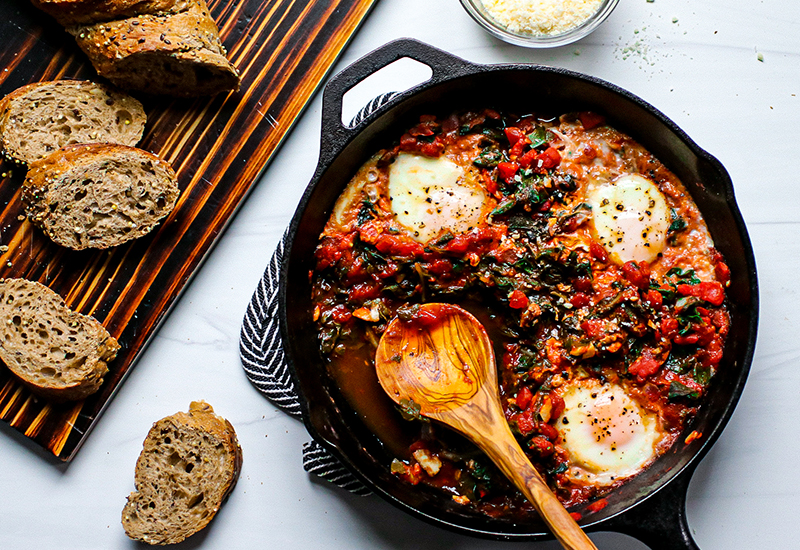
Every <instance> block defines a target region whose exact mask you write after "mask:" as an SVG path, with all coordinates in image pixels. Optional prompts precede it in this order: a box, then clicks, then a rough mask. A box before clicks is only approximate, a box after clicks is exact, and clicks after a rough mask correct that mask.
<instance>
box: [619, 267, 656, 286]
mask: <svg viewBox="0 0 800 550" xmlns="http://www.w3.org/2000/svg"><path fill="white" fill-rule="evenodd" d="M622 274H623V275H624V276H625V279H627V280H628V282H630V283H631V284H632V285H633V286H635V287H637V288H639V289H642V290H644V289H645V288H647V287H648V286H650V265H649V264H648V263H647V262H639V263H636V262H634V261H630V262H625V264H624V265H623V266H622Z"/></svg>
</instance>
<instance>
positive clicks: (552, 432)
mask: <svg viewBox="0 0 800 550" xmlns="http://www.w3.org/2000/svg"><path fill="white" fill-rule="evenodd" d="M533 429H534V431H536V432H539V433H540V434H542V435H543V436H544V437H546V438H547V439H549V440H550V441H553V442H555V441H558V430H557V429H555V427H553V426H552V425H550V424H548V423H547V422H536V425H535V426H534V427H533Z"/></svg>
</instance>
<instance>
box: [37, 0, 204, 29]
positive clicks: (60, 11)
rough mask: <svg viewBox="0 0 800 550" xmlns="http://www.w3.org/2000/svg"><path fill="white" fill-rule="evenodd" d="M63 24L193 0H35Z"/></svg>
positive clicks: (178, 7)
mask: <svg viewBox="0 0 800 550" xmlns="http://www.w3.org/2000/svg"><path fill="white" fill-rule="evenodd" d="M31 1H32V3H33V5H34V6H36V7H37V8H39V9H40V10H42V11H43V12H45V13H48V14H50V15H52V16H53V17H54V18H55V19H56V21H58V22H59V23H61V24H62V25H63V26H65V27H66V26H70V25H87V24H91V23H97V22H100V21H113V20H114V19H123V18H125V17H133V16H135V15H144V14H146V13H161V12H178V11H183V10H185V9H186V6H187V4H188V2H189V1H191V0H31Z"/></svg>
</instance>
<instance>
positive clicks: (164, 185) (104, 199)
mask: <svg viewBox="0 0 800 550" xmlns="http://www.w3.org/2000/svg"><path fill="white" fill-rule="evenodd" d="M179 192H180V191H179V190H178V182H177V180H176V177H175V172H174V171H173V170H172V167H171V166H170V165H169V164H168V163H167V162H165V161H163V160H161V159H160V158H158V157H157V156H155V155H153V154H152V153H148V152H147V151H143V150H141V149H136V148H134V147H127V146H124V145H109V144H99V143H98V144H88V145H86V144H84V145H68V146H67V147H62V148H61V149H59V150H58V151H56V152H55V153H53V154H52V155H50V156H49V157H47V158H45V159H43V160H41V161H37V162H34V163H32V164H31V165H30V169H29V170H28V174H27V177H26V179H25V183H24V184H23V187H22V200H23V201H24V202H25V206H26V210H27V214H28V218H29V219H30V220H31V221H32V222H33V223H34V224H36V225H37V226H38V227H40V228H41V229H42V230H43V231H44V232H45V234H46V235H47V236H48V237H50V239H52V240H53V241H54V242H56V243H58V244H60V245H61V246H66V247H68V248H72V249H74V250H83V249H86V248H99V249H104V248H110V247H113V246H117V245H120V244H122V243H124V242H127V241H129V240H131V239H135V238H138V237H141V236H143V235H146V234H147V233H149V232H150V231H151V230H152V229H153V228H154V227H155V226H156V225H157V224H158V222H159V221H161V219H162V218H164V217H165V216H167V215H168V214H169V213H170V212H171V211H172V209H173V208H174V207H175V203H176V201H177V200H178V194H179Z"/></svg>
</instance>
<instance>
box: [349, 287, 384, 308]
mask: <svg viewBox="0 0 800 550" xmlns="http://www.w3.org/2000/svg"><path fill="white" fill-rule="evenodd" d="M380 293H381V289H380V287H379V286H378V284H377V283H373V282H366V283H358V284H356V285H353V286H351V287H350V288H348V289H347V296H348V298H350V301H351V302H354V303H357V304H363V303H364V302H366V301H367V300H372V299H373V298H377V297H378V296H379V295H380Z"/></svg>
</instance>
